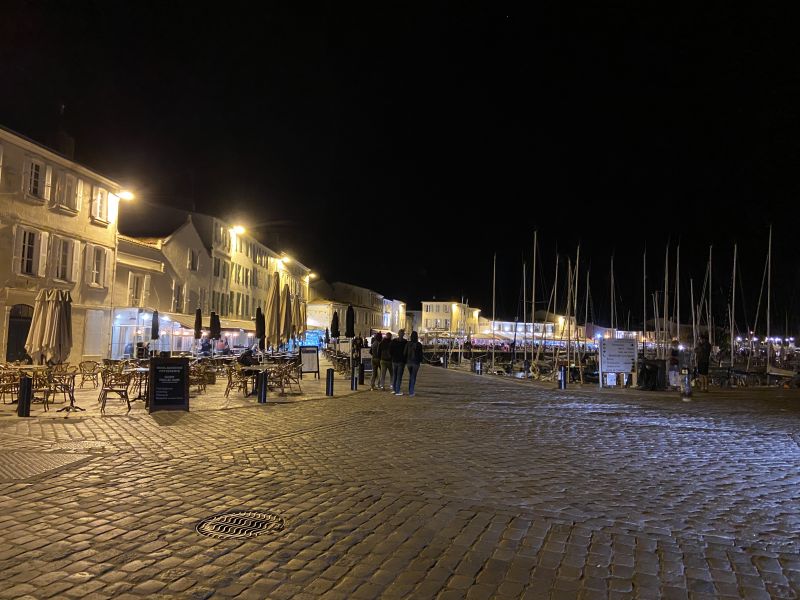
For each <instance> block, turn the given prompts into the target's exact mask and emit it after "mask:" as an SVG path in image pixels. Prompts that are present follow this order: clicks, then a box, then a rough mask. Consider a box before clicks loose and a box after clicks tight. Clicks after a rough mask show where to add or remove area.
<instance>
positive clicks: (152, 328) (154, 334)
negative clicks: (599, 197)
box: [150, 310, 160, 350]
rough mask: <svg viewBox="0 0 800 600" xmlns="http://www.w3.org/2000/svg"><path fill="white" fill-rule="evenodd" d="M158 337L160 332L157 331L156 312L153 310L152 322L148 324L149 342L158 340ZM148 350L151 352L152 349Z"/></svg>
mask: <svg viewBox="0 0 800 600" xmlns="http://www.w3.org/2000/svg"><path fill="white" fill-rule="evenodd" d="M159 336H160V332H159V330H158V311H157V310H154V311H153V320H152V322H151V323H150V339H151V340H158V338H159ZM150 350H153V348H150Z"/></svg>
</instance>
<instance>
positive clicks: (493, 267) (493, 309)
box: [492, 252, 497, 375]
mask: <svg viewBox="0 0 800 600" xmlns="http://www.w3.org/2000/svg"><path fill="white" fill-rule="evenodd" d="M496 280H497V252H495V253H494V261H493V264H492V375H494V346H495V339H494V338H495V333H494V320H495V317H496V313H495V284H496Z"/></svg>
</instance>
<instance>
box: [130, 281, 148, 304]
mask: <svg viewBox="0 0 800 600" xmlns="http://www.w3.org/2000/svg"><path fill="white" fill-rule="evenodd" d="M149 295H150V275H145V274H143V273H128V306H138V307H142V308H143V307H144V306H146V305H147V298H148V296H149Z"/></svg>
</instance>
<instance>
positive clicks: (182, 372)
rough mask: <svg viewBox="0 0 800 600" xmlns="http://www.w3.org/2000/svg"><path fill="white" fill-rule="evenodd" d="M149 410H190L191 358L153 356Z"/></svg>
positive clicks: (151, 361)
mask: <svg viewBox="0 0 800 600" xmlns="http://www.w3.org/2000/svg"><path fill="white" fill-rule="evenodd" d="M148 401H149V405H148V412H151V413H153V412H156V411H159V410H186V411H188V410H189V359H188V358H155V357H154V358H151V359H150V383H149V398H148Z"/></svg>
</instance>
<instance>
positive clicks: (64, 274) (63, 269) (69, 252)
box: [52, 237, 81, 281]
mask: <svg viewBox="0 0 800 600" xmlns="http://www.w3.org/2000/svg"><path fill="white" fill-rule="evenodd" d="M80 244H81V243H80V242H79V241H77V240H70V239H66V238H62V237H54V238H53V267H52V268H53V277H54V278H55V279H58V280H59V281H78V269H79V268H80Z"/></svg>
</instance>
